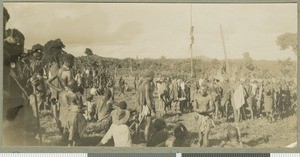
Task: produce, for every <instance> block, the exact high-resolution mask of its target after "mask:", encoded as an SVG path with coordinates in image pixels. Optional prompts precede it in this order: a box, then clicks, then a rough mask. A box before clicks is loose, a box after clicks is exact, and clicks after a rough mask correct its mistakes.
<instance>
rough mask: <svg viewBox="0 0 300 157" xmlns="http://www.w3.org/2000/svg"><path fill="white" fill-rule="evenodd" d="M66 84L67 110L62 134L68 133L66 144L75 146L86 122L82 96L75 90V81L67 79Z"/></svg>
mask: <svg viewBox="0 0 300 157" xmlns="http://www.w3.org/2000/svg"><path fill="white" fill-rule="evenodd" d="M67 86H68V88H69V90H68V91H67V93H66V99H67V103H68V112H67V123H66V126H65V128H64V134H68V146H76V145H78V141H79V140H80V137H81V135H82V133H83V130H84V129H85V127H86V126H87V123H86V119H85V118H84V116H83V109H82V108H83V102H82V96H81V94H80V93H79V92H78V90H77V83H76V81H75V80H73V79H71V80H69V81H68V85H67Z"/></svg>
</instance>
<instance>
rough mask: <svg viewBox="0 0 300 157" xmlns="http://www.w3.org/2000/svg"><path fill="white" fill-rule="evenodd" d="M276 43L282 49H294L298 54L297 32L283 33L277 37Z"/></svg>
mask: <svg viewBox="0 0 300 157" xmlns="http://www.w3.org/2000/svg"><path fill="white" fill-rule="evenodd" d="M276 44H277V45H278V46H279V47H280V49H281V50H286V49H292V51H293V52H294V53H295V55H297V34H296V33H283V34H281V35H280V36H278V37H277V40H276Z"/></svg>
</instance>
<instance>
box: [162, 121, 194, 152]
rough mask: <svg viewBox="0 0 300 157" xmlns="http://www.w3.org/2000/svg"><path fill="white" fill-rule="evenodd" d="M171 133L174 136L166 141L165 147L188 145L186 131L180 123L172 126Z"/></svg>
mask: <svg viewBox="0 0 300 157" xmlns="http://www.w3.org/2000/svg"><path fill="white" fill-rule="evenodd" d="M173 135H174V137H171V138H169V139H168V140H167V141H166V146H167V147H189V146H188V145H187V143H186V139H187V135H188V131H187V129H186V127H185V126H184V125H183V124H182V123H179V124H176V125H175V126H174V128H173Z"/></svg>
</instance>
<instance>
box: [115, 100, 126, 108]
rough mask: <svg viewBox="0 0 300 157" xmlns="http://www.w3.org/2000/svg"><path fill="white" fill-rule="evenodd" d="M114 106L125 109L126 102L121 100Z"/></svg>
mask: <svg viewBox="0 0 300 157" xmlns="http://www.w3.org/2000/svg"><path fill="white" fill-rule="evenodd" d="M116 107H117V108H118V109H122V110H126V109H127V103H126V102H125V101H121V102H119V103H118V104H117V105H116Z"/></svg>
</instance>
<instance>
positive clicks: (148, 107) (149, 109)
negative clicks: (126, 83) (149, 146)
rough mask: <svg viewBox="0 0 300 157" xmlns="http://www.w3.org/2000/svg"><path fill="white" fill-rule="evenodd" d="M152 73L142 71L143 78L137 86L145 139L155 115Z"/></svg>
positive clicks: (147, 137) (147, 136) (147, 138)
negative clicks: (144, 120) (143, 120)
mask: <svg viewBox="0 0 300 157" xmlns="http://www.w3.org/2000/svg"><path fill="white" fill-rule="evenodd" d="M153 78H154V73H153V72H152V71H147V72H145V73H144V80H143V82H142V83H141V84H140V86H139V90H138V93H137V96H138V105H139V106H140V111H141V113H140V114H141V116H142V117H143V119H144V118H145V119H146V126H145V140H146V142H148V140H149V131H150V125H151V122H152V117H153V116H155V114H156V111H155V104H154V99H153V92H154V89H155V86H153Z"/></svg>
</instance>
